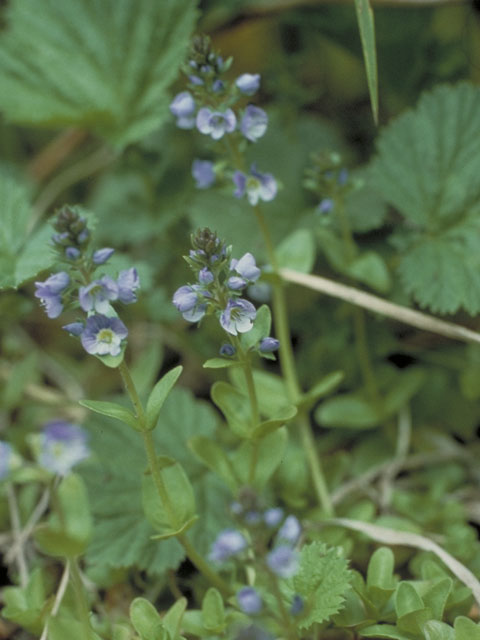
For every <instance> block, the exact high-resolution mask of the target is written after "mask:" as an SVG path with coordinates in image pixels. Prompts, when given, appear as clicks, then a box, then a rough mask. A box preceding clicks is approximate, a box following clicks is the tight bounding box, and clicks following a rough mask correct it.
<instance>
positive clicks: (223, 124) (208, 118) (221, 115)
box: [196, 107, 237, 140]
mask: <svg viewBox="0 0 480 640" xmlns="http://www.w3.org/2000/svg"><path fill="white" fill-rule="evenodd" d="M196 123H197V129H198V130H199V131H200V133H203V134H205V135H209V136H211V137H212V138H213V139H214V140H219V139H220V138H222V137H223V136H224V134H225V133H231V132H232V131H234V130H235V127H236V124H237V118H236V116H235V114H234V112H233V111H232V110H231V109H226V110H225V111H212V110H211V109H209V108H208V107H203V109H200V111H199V112H198V113H197V120H196Z"/></svg>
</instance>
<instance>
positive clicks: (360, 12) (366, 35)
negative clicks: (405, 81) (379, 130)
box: [355, 0, 378, 124]
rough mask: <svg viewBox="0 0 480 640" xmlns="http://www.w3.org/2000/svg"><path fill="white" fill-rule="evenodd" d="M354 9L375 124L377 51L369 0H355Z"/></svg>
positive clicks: (376, 117) (376, 119) (376, 110)
mask: <svg viewBox="0 0 480 640" xmlns="http://www.w3.org/2000/svg"><path fill="white" fill-rule="evenodd" d="M355 9H356V11H357V20H358V26H359V28H360V37H361V40H362V50H363V58H364V60H365V69H366V72H367V80H368V90H369V93H370V103H371V105H372V113H373V119H374V121H375V124H378V77H377V52H376V47H375V23H374V19H373V11H372V8H371V6H370V0H355Z"/></svg>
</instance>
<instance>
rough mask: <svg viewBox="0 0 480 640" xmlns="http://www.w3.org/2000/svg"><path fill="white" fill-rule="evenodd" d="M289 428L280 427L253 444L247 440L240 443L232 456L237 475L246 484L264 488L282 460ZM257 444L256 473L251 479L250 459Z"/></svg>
mask: <svg viewBox="0 0 480 640" xmlns="http://www.w3.org/2000/svg"><path fill="white" fill-rule="evenodd" d="M287 437H288V435H287V430H286V428H285V427H280V428H279V429H277V430H276V431H274V432H273V433H270V434H268V435H266V436H265V437H263V438H262V439H261V440H259V441H258V443H257V444H253V443H252V442H250V441H246V442H244V443H242V444H241V445H240V447H239V448H238V449H237V451H236V452H235V454H234V455H233V456H232V463H233V467H234V469H235V471H236V475H237V477H238V478H239V479H240V481H241V483H242V484H244V485H249V484H250V481H251V484H252V485H253V486H254V487H256V488H263V487H264V486H265V485H266V484H267V482H268V480H269V479H270V477H271V475H272V474H273V473H274V472H275V470H276V469H277V467H278V465H279V464H280V463H281V462H282V460H283V458H284V454H285V448H286V445H287ZM255 446H257V447H258V449H257V454H256V457H257V464H256V466H255V475H254V478H253V479H251V478H250V477H249V471H250V461H251V460H252V455H254V454H253V451H254V447H255Z"/></svg>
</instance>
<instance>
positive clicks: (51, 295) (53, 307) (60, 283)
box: [35, 271, 70, 318]
mask: <svg viewBox="0 0 480 640" xmlns="http://www.w3.org/2000/svg"><path fill="white" fill-rule="evenodd" d="M69 283H70V276H69V275H68V273H67V272H66V271H60V272H59V273H54V274H53V275H51V276H50V277H49V278H47V279H46V280H45V282H35V286H36V287H37V289H36V291H35V297H36V298H39V299H40V303H41V304H42V306H43V307H44V309H45V311H46V313H47V316H48V317H49V318H58V316H59V315H60V314H61V313H62V311H63V303H62V297H61V295H60V294H61V293H62V291H63V290H64V289H66V287H68V285H69Z"/></svg>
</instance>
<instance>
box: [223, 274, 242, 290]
mask: <svg viewBox="0 0 480 640" xmlns="http://www.w3.org/2000/svg"><path fill="white" fill-rule="evenodd" d="M246 286H247V281H246V280H244V279H243V278H240V277H239V276H231V277H230V278H229V279H228V280H227V287H228V288H229V289H232V290H233V291H238V290H239V289H243V287H246Z"/></svg>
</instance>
